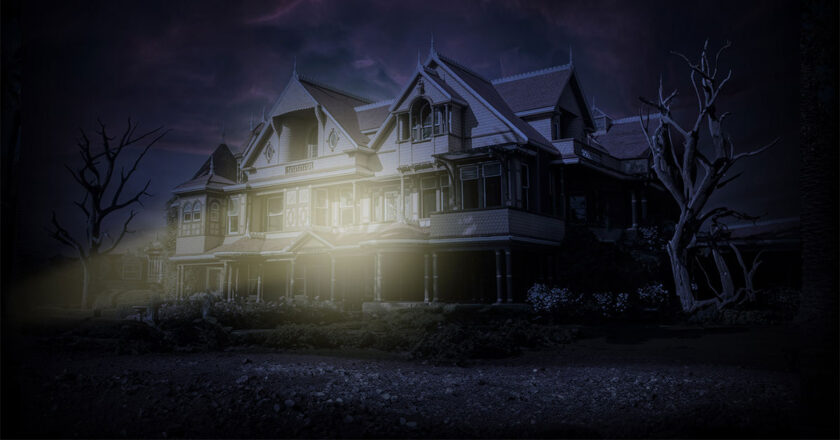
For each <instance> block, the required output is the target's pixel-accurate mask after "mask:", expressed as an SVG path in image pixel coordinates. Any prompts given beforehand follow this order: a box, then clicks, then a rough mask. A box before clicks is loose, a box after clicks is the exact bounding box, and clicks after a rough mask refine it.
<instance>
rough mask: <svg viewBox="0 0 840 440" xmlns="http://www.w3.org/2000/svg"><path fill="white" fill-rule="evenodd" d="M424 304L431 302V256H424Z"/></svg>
mask: <svg viewBox="0 0 840 440" xmlns="http://www.w3.org/2000/svg"><path fill="white" fill-rule="evenodd" d="M423 302H426V303H427V302H429V254H425V255H423Z"/></svg>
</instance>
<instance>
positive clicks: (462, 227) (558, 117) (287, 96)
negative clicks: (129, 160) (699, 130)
mask: <svg viewBox="0 0 840 440" xmlns="http://www.w3.org/2000/svg"><path fill="white" fill-rule="evenodd" d="M649 167H650V154H649V151H648V146H647V141H646V139H645V137H644V134H643V133H642V131H641V128H640V126H639V119H638V117H634V118H625V119H613V118H611V117H610V116H608V115H607V114H605V113H603V112H601V111H599V110H597V109H590V108H589V106H588V105H587V104H586V99H585V95H584V92H583V90H582V88H581V84H580V82H579V80H578V78H577V75H576V72H575V69H574V66H573V65H572V64H571V63H570V64H567V65H562V66H557V67H551V68H546V69H542V70H538V71H535V72H529V73H522V74H518V75H513V76H509V77H505V78H499V79H495V80H488V79H485V78H484V77H482V76H481V75H479V74H477V73H475V72H474V71H472V70H470V69H469V68H468V67H465V66H463V65H461V64H459V63H457V62H455V61H454V60H452V59H450V58H448V57H446V56H444V55H442V54H440V53H437V52H436V51H435V50H434V49H432V50H431V51H430V53H429V56H428V57H427V59H426V60H425V62H418V65H417V68H416V70H415V71H414V73H413V74H412V76H411V79H410V80H409V81H408V82H407V83H406V84H405V85H404V86H403V88H402V90H401V91H400V93H399V94H398V95H397V96H395V97H394V98H393V99H391V100H388V101H383V102H370V101H369V100H367V99H364V98H362V97H359V96H356V95H354V94H352V93H349V92H345V91H342V90H339V89H337V88H335V87H332V86H328V85H325V84H322V83H319V82H317V81H314V80H311V79H308V78H305V77H303V76H300V75H298V74H297V72H294V73H293V74H292V77H291V79H290V80H289V82H288V84H287V85H286V87H285V89H284V90H283V92H282V94H281V95H280V97H279V99H278V100H277V102H276V103H275V104H274V106H273V107H272V108H271V110H270V112H269V113H267V114H266V115H265V116H264V117H263V121H262V122H261V123H259V124H258V125H256V126H255V127H253V129H252V130H251V131H250V133H249V136H248V139H247V141H246V142H245V144H244V145H243V146H242V148H241V151H240V150H239V149H231V148H230V147H229V146H227V145H224V144H222V145H220V146H219V147H218V148H217V149H216V150H215V151H214V152H213V153H212V155H211V156H210V157H209V158H208V159H207V160H206V162H205V163H204V164H203V166H202V167H201V168H200V169H199V170H198V171H197V172H196V173H195V174H194V175H193V176H192V178H190V179H189V180H188V181H186V182H184V183H183V184H181V185H179V186H177V187H176V188H175V189H174V190H173V193H174V196H175V197H174V199H173V202H172V203H173V205H172V209H177V210H178V229H179V233H178V238H177V244H176V250H175V255H174V256H173V257H172V258H171V260H172V262H173V263H174V264H175V265H177V269H178V271H177V280H178V281H177V292H176V294H177V295H178V297H179V298H183V297H186V296H189V295H191V294H193V293H196V292H205V291H210V292H212V293H214V294H217V295H220V296H222V297H223V298H227V299H230V300H233V299H248V300H255V301H277V300H279V299H280V298H289V299H293V298H302V297H305V298H309V299H317V300H331V301H340V302H342V303H343V304H345V306H346V307H359V306H361V304H363V303H369V302H459V303H508V302H523V301H524V298H525V295H526V292H527V289H528V287H530V285H532V284H533V283H534V282H556V283H559V282H561V280H555V279H554V277H553V273H555V271H556V264H558V263H557V261H558V259H557V258H556V256H557V253H558V252H559V245H560V244H561V243H562V241H563V237H564V233H565V231H566V229H567V226H569V225H581V226H585V227H588V228H590V229H591V230H592V231H593V232H594V233H595V234H596V235H597V236H598V237H599V238H600V239H602V240H618V239H620V238H622V237H623V236H624V235H625V234H626V233H628V231H632V230H633V229H634V228H636V227H638V226H639V225H641V224H643V223H645V222H648V221H650V219H653V218H661V217H663V216H664V215H665V214H667V213H668V212H670V211H669V209H670V208H669V205H668V203H667V200H668V199H667V198H666V197H665V195H664V193H663V192H662V188H661V187H660V186H659V184H658V183H657V182H656V180H655V178H652V174H651V172H650V170H649Z"/></svg>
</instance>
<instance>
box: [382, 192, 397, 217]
mask: <svg viewBox="0 0 840 440" xmlns="http://www.w3.org/2000/svg"><path fill="white" fill-rule="evenodd" d="M398 200H399V193H398V192H396V191H388V192H386V193H385V221H386V222H393V221H396V220H397V202H398Z"/></svg>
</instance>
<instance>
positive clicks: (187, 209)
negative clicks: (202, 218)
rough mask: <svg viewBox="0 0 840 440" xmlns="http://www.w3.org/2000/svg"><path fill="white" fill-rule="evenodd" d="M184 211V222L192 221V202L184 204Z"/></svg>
mask: <svg viewBox="0 0 840 440" xmlns="http://www.w3.org/2000/svg"><path fill="white" fill-rule="evenodd" d="M183 213H184V223H188V222H191V221H192V203H187V204H186V205H184V208H183Z"/></svg>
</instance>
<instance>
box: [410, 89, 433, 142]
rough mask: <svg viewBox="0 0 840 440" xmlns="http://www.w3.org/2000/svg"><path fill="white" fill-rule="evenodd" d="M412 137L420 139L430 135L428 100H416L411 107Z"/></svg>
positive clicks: (430, 107) (416, 139)
mask: <svg viewBox="0 0 840 440" xmlns="http://www.w3.org/2000/svg"><path fill="white" fill-rule="evenodd" d="M411 122H412V136H411V137H412V139H413V140H415V141H421V140H426V139H429V138H430V137H431V136H432V106H431V104H429V101H426V100H424V99H421V100H418V101H417V102H416V103H415V104H414V105H413V108H412V121H411Z"/></svg>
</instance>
